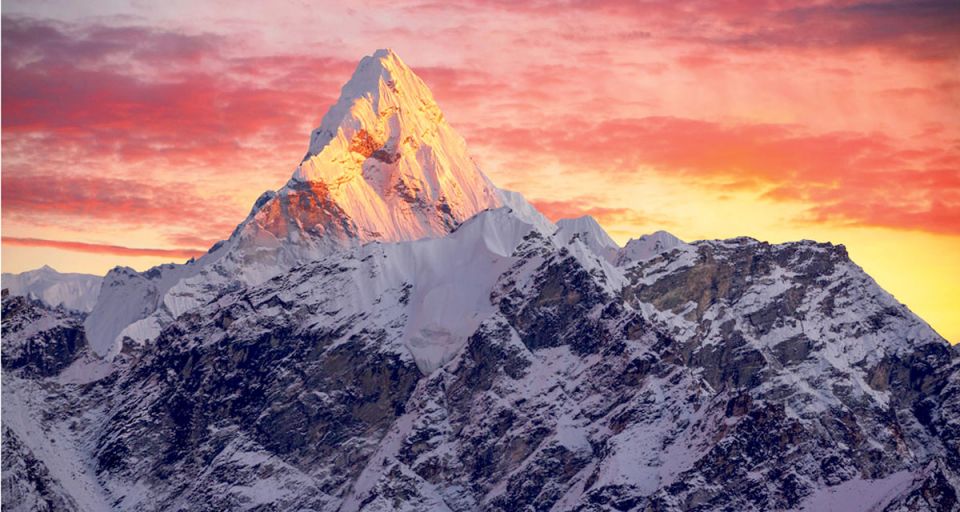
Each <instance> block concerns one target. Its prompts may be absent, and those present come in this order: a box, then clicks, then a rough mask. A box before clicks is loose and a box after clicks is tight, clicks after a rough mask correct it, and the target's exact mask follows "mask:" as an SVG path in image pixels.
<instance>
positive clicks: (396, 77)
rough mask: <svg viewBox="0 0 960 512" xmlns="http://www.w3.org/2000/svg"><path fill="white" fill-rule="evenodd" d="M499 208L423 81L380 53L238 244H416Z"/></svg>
mask: <svg viewBox="0 0 960 512" xmlns="http://www.w3.org/2000/svg"><path fill="white" fill-rule="evenodd" d="M303 205H308V206H309V207H308V208H304V207H303ZM502 205H503V201H502V199H501V197H500V194H499V193H498V191H497V189H496V188H495V187H494V186H493V184H492V183H491V182H490V180H489V179H487V177H486V176H485V175H484V174H483V172H481V171H480V168H479V167H478V166H477V164H476V162H474V161H473V159H472V158H471V157H470V155H469V154H468V152H467V146H466V143H465V142H464V140H463V137H461V136H460V135H459V134H457V132H456V131H454V129H453V128H452V127H451V126H450V125H449V124H447V122H446V120H445V119H444V116H443V113H442V112H441V111H440V108H439V107H438V106H437V103H436V102H435V101H434V99H433V95H432V94H431V93H430V90H429V89H428V88H427V86H426V84H424V82H423V80H421V79H420V78H419V77H418V76H417V75H416V74H415V73H414V72H413V70H411V69H410V68H409V67H408V66H407V65H406V64H404V63H403V61H401V60H400V58H399V57H398V56H397V55H396V54H395V53H393V52H392V51H390V50H379V51H377V52H375V53H374V54H373V55H371V56H367V57H364V58H363V60H361V61H360V64H359V66H358V67H357V70H356V71H355V72H354V74H353V77H352V78H351V79H350V80H349V81H348V82H347V83H346V85H344V86H343V89H342V91H341V94H340V99H339V100H338V101H337V103H336V104H335V105H334V106H333V107H332V108H331V109H330V110H329V111H328V112H327V114H326V115H325V116H324V117H323V121H322V122H321V125H320V127H318V128H317V129H315V130H314V131H313V133H312V135H311V137H310V146H309V150H308V152H307V155H306V156H305V157H304V159H303V161H302V162H301V163H300V165H299V166H298V167H297V169H296V171H295V172H294V174H293V177H292V178H291V180H290V181H289V182H288V183H287V185H286V186H285V187H283V188H282V189H280V190H279V191H278V192H277V194H276V196H275V197H272V198H269V199H267V200H266V201H264V202H263V204H262V205H261V207H260V208H259V211H257V212H255V213H254V216H253V217H254V218H253V219H251V222H248V223H247V226H245V227H244V229H243V230H241V234H242V235H243V236H246V237H249V238H257V239H258V240H262V239H264V238H267V239H269V238H270V237H271V236H272V237H274V238H278V239H287V240H290V241H294V242H302V241H304V240H305V239H309V238H311V237H314V236H316V235H321V236H326V237H328V238H329V237H330V236H331V235H333V236H335V237H337V238H342V239H344V240H356V241H360V242H366V241H370V240H383V241H402V240H415V239H419V238H427V237H436V236H443V235H445V234H446V233H448V232H449V231H450V230H451V229H453V228H454V227H455V226H456V225H457V224H459V223H460V222H463V221H464V220H466V219H468V218H469V217H471V216H473V215H475V214H476V213H478V212H480V211H483V210H485V209H487V208H496V207H499V206H502Z"/></svg>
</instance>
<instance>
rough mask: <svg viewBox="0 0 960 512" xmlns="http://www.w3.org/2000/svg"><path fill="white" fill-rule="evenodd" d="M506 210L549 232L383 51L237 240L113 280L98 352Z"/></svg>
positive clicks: (95, 321)
mask: <svg viewBox="0 0 960 512" xmlns="http://www.w3.org/2000/svg"><path fill="white" fill-rule="evenodd" d="M501 206H509V207H510V208H512V209H513V210H515V211H516V212H517V215H518V216H519V217H520V218H522V219H523V220H524V221H525V222H529V223H531V224H533V225H536V226H538V227H541V229H544V230H545V231H546V227H552V224H550V223H549V221H547V220H546V219H544V218H543V217H542V215H540V214H539V213H538V212H536V210H535V209H534V208H533V207H532V206H530V205H529V203H527V202H526V201H525V200H524V199H523V198H522V196H520V195H519V194H516V193H511V192H507V191H502V190H499V189H497V188H496V187H494V185H493V184H492V183H491V182H490V180H489V179H488V178H487V177H486V176H485V175H484V174H483V172H482V171H481V170H480V168H479V167H478V166H477V164H476V163H475V162H474V161H473V159H472V158H471V157H470V155H469V154H468V152H467V147H466V143H465V142H464V140H463V138H462V137H461V136H460V135H459V134H457V133H456V131H454V129H453V128H452V127H451V126H450V125H449V124H447V122H446V120H445V119H444V117H443V113H442V112H441V111H440V108H439V107H438V106H437V104H436V102H435V101H434V99H433V95H432V94H431V93H430V90H429V89H428V88H427V86H426V84H424V82H423V81H422V80H421V79H420V78H419V77H417V75H416V74H415V73H414V72H413V71H412V70H411V69H410V68H409V67H408V66H407V65H406V64H404V63H403V61H401V60H400V58H399V57H398V56H397V55H396V54H395V53H393V52H392V51H390V50H379V51H377V52H375V53H374V54H373V55H371V56H367V57H364V58H363V60H361V61H360V64H359V66H358V67H357V70H356V71H355V72H354V75H353V77H352V78H351V79H350V80H349V81H348V82H347V83H346V85H344V86H343V89H342V91H341V95H340V99H339V100H338V101H337V103H336V104H335V105H334V106H333V107H331V108H330V110H329V111H328V112H327V114H326V115H325V116H324V117H323V121H322V122H321V125H320V127H319V128H317V129H316V130H314V131H313V134H312V135H311V138H310V146H309V150H308V152H307V155H306V156H305V157H304V159H303V160H302V161H301V162H300V164H299V165H298V166H297V168H296V171H295V172H294V173H293V176H292V177H291V179H290V180H289V181H288V182H287V183H286V185H284V186H283V187H282V188H280V189H279V190H277V191H268V192H265V193H263V194H262V195H261V196H260V198H259V199H257V201H256V202H255V204H254V205H253V208H252V209H251V211H250V214H249V215H248V216H247V218H246V219H245V220H244V221H243V222H241V223H240V225H238V226H237V228H236V229H235V230H234V232H233V234H232V235H231V236H230V238H229V239H228V240H226V241H224V242H221V243H218V244H217V245H215V246H214V247H213V248H211V250H210V252H209V253H208V254H206V255H204V256H203V257H202V258H200V259H199V260H197V261H196V262H194V263H191V264H187V265H175V266H163V267H157V268H156V269H153V270H151V271H148V272H145V273H143V274H142V275H137V276H134V275H129V274H128V273H126V274H125V273H123V272H111V275H109V276H108V280H109V281H110V282H111V283H116V285H115V286H111V287H110V289H109V290H108V291H107V292H106V296H105V297H104V298H102V299H101V303H102V304H101V305H98V306H97V307H96V308H95V310H94V311H93V312H92V314H91V316H90V318H88V319H87V330H88V334H89V335H90V336H91V346H92V347H93V349H94V351H95V352H96V353H97V354H100V355H104V354H106V353H107V352H109V351H110V350H114V351H116V350H119V348H120V345H121V342H122V340H125V339H130V340H133V341H135V342H140V343H143V342H146V341H147V340H149V339H151V338H152V337H153V336H155V335H156V334H157V333H158V332H159V331H160V329H161V328H162V327H163V326H164V325H166V324H168V323H169V322H170V321H171V320H173V319H176V318H177V317H179V316H180V315H182V314H183V313H185V312H187V311H189V310H191V309H192V308H194V307H196V306H198V305H200V304H203V303H204V302H205V301H206V300H208V299H210V298H211V297H215V296H217V295H219V294H220V293H222V290H224V289H230V288H232V287H234V286H236V285H238V284H243V285H257V284H260V283H263V282H264V281H266V280H268V279H270V278H272V277H274V276H277V275H279V274H281V273H283V272H285V271H287V270H289V269H290V268H293V267H295V266H297V265H300V264H302V263H304V262H308V261H315V260H318V259H321V258H323V257H326V256H328V255H330V254H332V253H334V252H336V251H338V250H343V249H351V248H355V247H358V246H361V245H363V244H365V243H368V242H372V241H381V242H403V241H411V240H418V239H424V238H439V237H443V236H446V235H447V234H448V233H450V232H451V231H453V230H454V229H456V228H457V226H459V225H460V224H461V223H463V222H464V221H466V220H467V219H469V218H471V217H473V216H474V215H476V214H477V213H479V212H482V211H484V210H487V209H494V208H499V207H501ZM124 283H127V285H124ZM118 311H123V312H124V313H123V314H119V313H118Z"/></svg>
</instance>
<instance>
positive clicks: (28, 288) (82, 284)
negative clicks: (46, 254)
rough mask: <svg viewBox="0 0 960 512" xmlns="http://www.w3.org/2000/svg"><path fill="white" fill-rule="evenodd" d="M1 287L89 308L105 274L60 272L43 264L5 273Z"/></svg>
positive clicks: (80, 308) (77, 308)
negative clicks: (17, 272)
mask: <svg viewBox="0 0 960 512" xmlns="http://www.w3.org/2000/svg"><path fill="white" fill-rule="evenodd" d="M0 280H2V287H3V288H5V289H7V290H9V291H10V293H11V294H13V295H23V296H25V297H33V298H35V299H38V300H41V301H43V302H44V303H45V304H47V305H49V306H53V307H57V306H63V307H65V308H67V309H72V310H75V311H83V312H90V310H92V309H93V306H94V305H95V304H96V303H97V296H98V295H99V294H100V283H101V282H102V281H103V278H102V277H100V276H94V275H90V274H70V273H67V274H61V273H60V272H57V271H56V270H54V269H52V268H50V267H48V266H46V265H44V266H42V267H40V268H38V269H36V270H30V271H27V272H22V273H20V274H11V273H4V274H3V276H2V278H0Z"/></svg>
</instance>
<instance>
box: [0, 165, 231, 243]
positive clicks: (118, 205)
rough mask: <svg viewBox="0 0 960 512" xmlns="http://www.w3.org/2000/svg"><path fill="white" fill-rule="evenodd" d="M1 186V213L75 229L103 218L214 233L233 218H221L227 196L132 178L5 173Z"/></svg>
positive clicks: (223, 231)
mask: <svg viewBox="0 0 960 512" xmlns="http://www.w3.org/2000/svg"><path fill="white" fill-rule="evenodd" d="M2 191H3V216H4V217H10V218H14V219H17V220H18V221H22V222H26V223H33V224H36V223H38V222H39V223H44V222H50V221H51V220H52V221H55V222H57V223H59V224H61V225H63V226H65V227H69V226H71V225H72V226H75V227H76V228H77V230H78V231H82V230H83V228H82V226H84V225H86V224H87V223H89V222H90V221H91V220H99V221H103V220H107V221H111V222H114V223H119V224H123V225H128V226H155V227H158V228H170V227H177V226H180V227H181V228H183V229H192V230H194V231H201V232H203V233H204V234H205V235H206V236H208V237H209V238H213V239H218V237H224V236H225V235H227V234H228V233H229V232H230V230H231V229H232V228H233V225H232V224H231V221H232V220H237V219H230V218H224V213H225V212H224V208H223V206H222V203H226V201H225V200H222V199H221V200H220V201H213V202H211V201H208V200H205V198H203V197H198V196H195V195H193V194H190V193H188V192H186V191H183V190H175V189H172V188H169V187H159V186H155V185H152V184H150V183H148V182H140V181H134V180H125V179H115V178H97V177H79V176H69V175H62V176H57V175H44V176H17V175H8V174H7V173H4V174H3V188H2ZM239 215H242V213H239V212H238V219H239Z"/></svg>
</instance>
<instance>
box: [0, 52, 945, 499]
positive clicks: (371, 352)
mask: <svg viewBox="0 0 960 512" xmlns="http://www.w3.org/2000/svg"><path fill="white" fill-rule="evenodd" d="M354 82H355V83H354ZM421 86H422V83H421V82H419V80H418V79H415V76H412V74H408V69H407V68H406V67H405V66H404V65H403V64H402V63H401V62H400V61H399V59H397V58H396V56H395V55H393V54H391V53H390V52H378V53H377V54H375V55H374V56H373V57H368V58H367V59H365V60H364V63H362V64H361V66H360V68H359V69H358V71H357V73H356V75H355V77H354V79H352V80H351V83H350V84H348V86H345V88H344V92H343V95H342V98H341V101H340V102H338V103H337V105H336V106H335V107H334V108H332V109H331V111H330V113H328V115H327V116H325V118H324V121H323V123H322V125H321V128H320V129H318V130H317V131H315V132H314V134H313V137H312V139H311V146H310V151H309V152H308V154H307V156H306V157H305V158H304V161H303V163H302V164H301V167H300V168H299V170H298V171H297V173H296V174H295V175H294V177H293V178H292V179H291V181H290V182H289V183H288V184H287V186H286V187H284V189H282V190H281V191H280V192H279V193H272V192H271V193H267V194H265V195H264V196H262V197H261V199H260V200H258V201H257V204H256V205H255V206H254V208H253V209H252V211H251V214H250V216H248V218H247V219H246V220H245V221H244V222H243V223H241V224H240V225H239V226H238V228H237V230H236V231H235V232H234V234H233V235H232V236H231V237H230V238H229V239H228V240H226V241H224V242H222V243H220V244H218V245H216V246H214V247H213V248H212V249H211V251H210V252H209V253H208V254H207V255H205V256H204V257H202V258H200V259H198V260H196V261H191V262H188V263H186V264H183V265H166V266H161V267H157V268H155V269H152V270H150V271H147V272H143V273H140V272H135V271H132V270H130V269H122V268H117V269H114V270H113V271H111V273H110V274H108V276H107V277H106V279H105V281H104V283H103V290H102V291H101V298H100V300H99V301H98V304H97V307H96V308H95V309H94V311H93V312H92V313H91V314H90V315H89V316H87V317H84V315H83V314H82V313H76V312H70V311H66V310H64V309H56V308H51V307H49V306H46V305H44V304H42V303H41V302H39V301H34V300H29V299H27V298H24V297H13V296H10V295H5V296H4V297H3V342H2V349H3V359H2V361H3V365H4V367H3V370H4V371H3V375H2V379H3V409H2V422H3V426H4V429H3V430H4V431H3V435H4V446H3V448H4V456H3V459H4V460H3V465H4V469H3V470H4V475H3V485H4V487H3V506H4V507H5V508H17V507H20V508H21V509H24V508H30V507H44V506H50V507H55V508H60V509H65V510H94V511H98V510H138V511H152V510H280V511H284V510H291V511H292V510H316V511H325V512H326V511H329V512H333V511H344V512H346V511H355V510H364V511H374V510H377V511H382V510H450V511H474V510H486V511H514V510H556V511H610V510H644V511H674V510H678V511H687V510H697V511H712V510H738V511H740V510H743V511H754V510H757V511H759V510H823V509H829V508H830V507H840V508H842V509H844V510H853V511H867V510H884V511H888V512H894V511H908V510H909V511H913V510H950V511H955V510H960V500H958V494H957V493H958V489H960V487H958V485H960V427H958V425H960V354H958V353H957V351H956V349H954V348H953V347H950V346H949V345H948V344H947V343H946V342H945V341H944V340H943V339H941V338H940V337H939V336H937V335H936V334H935V333H934V332H933V331H932V330H931V329H930V328H929V327H928V326H927V325H926V324H925V323H924V322H923V321H922V320H920V319H919V318H917V317H916V316H915V315H913V314H912V313H911V312H910V311H909V310H908V309H907V308H906V307H905V306H903V305H902V304H899V303H898V302H897V301H896V300H895V299H894V298H893V297H891V296H890V295H889V294H887V293H886V292H884V291H883V290H882V289H880V288H879V286H877V284H876V283H875V282H873V280H872V279H870V278H869V276H867V275H866V274H865V273H864V272H863V270H862V269H860V268H859V267H858V266H856V265H855V264H854V263H853V262H851V261H850V259H849V257H848V256H847V254H846V252H845V250H844V249H843V247H842V246H833V245H830V244H817V243H814V242H806V241H805V242H796V243H788V244H781V245H770V244H765V243H761V242H758V241H756V240H752V239H747V238H738V239H732V240H722V241H702V242H694V243H690V244H687V243H683V242H682V241H680V240H679V239H676V238H675V237H672V236H671V235H669V234H667V233H665V232H658V233H655V234H653V235H648V236H645V237H641V238H640V239H638V240H632V241H631V242H630V243H628V244H627V246H626V247H624V248H623V249H620V250H619V251H616V253H614V252H612V251H608V249H610V250H613V249H614V248H615V244H613V245H612V246H611V241H610V240H609V237H607V236H606V234H605V233H604V232H603V230H602V229H601V228H600V227H599V226H598V225H597V224H596V223H595V222H592V221H591V220H590V219H579V220H575V221H561V222H559V223H558V225H553V224H552V223H550V222H549V221H547V220H546V219H545V218H544V217H543V216H542V215H540V214H539V212H537V211H536V210H535V209H534V208H533V207H532V206H531V205H530V204H529V203H527V202H526V201H525V200H523V198H522V196H520V195H519V194H515V193H511V192H506V191H502V190H498V189H495V188H493V187H492V185H490V186H489V187H488V185H489V183H488V181H487V180H486V178H482V174H479V171H477V170H476V168H475V167H469V166H468V167H463V165H466V163H465V162H466V161H465V160H461V159H460V157H459V156H456V155H460V156H462V155H463V154H464V153H463V152H462V151H461V150H460V149H462V148H461V146H459V145H457V144H456V143H455V142H456V140H459V139H456V140H454V138H453V136H452V135H450V133H452V132H449V131H448V128H449V127H446V125H445V123H443V122H442V116H439V115H438V114H437V111H436V110H435V109H434V107H435V103H434V102H433V101H432V98H429V97H428V96H425V95H424V93H423V92H422V91H420V90H419V88H420V87H421ZM410 91H416V96H417V97H418V98H419V101H418V102H412V100H411V98H410V97H409V96H408V95H407V93H408V92H410ZM344 98H346V99H344ZM394 107H396V108H395V109H394ZM411 109H412V110H411ZM381 114H382V115H381ZM411 127H413V128H411ZM410 129H414V131H413V132H410V131H409V130H410ZM361 130H364V131H366V132H367V135H366V136H364V135H359V134H360V133H361ZM401 133H402V134H410V133H413V135H415V137H414V139H413V140H414V141H415V142H416V141H419V143H421V145H420V147H419V149H417V150H416V151H408V150H407V149H404V148H407V147H412V146H404V144H409V143H406V142H405V141H406V140H407V138H406V137H407V135H404V136H403V137H400V136H399V135H397V134H401ZM421 135H422V138H416V137H420V136H421ZM398 141H399V142H398ZM438 141H439V142H443V144H439V145H438ZM461 142H462V141H461ZM423 144H427V145H428V146H430V147H429V148H428V149H424V145H423ZM398 148H399V149H398ZM458 148H460V149H458ZM371 150H372V151H371ZM381 150H382V151H381ZM377 151H380V153H377ZM394 151H396V152H394ZM365 153H369V155H366V154H365ZM375 153H376V155H375ZM427 154H429V155H432V156H430V158H421V156H423V155H427ZM337 155H339V156H337ZM451 155H454V156H451ZM371 159H372V160H375V161H376V162H373V161H370V160H371ZM451 162H460V163H458V164H457V165H453V166H451ZM474 171H476V173H477V174H474ZM464 173H466V174H464ZM478 176H479V177H480V178H482V179H480V178H478ZM397 183H405V184H406V185H404V186H408V185H410V184H411V183H415V184H417V190H416V191H413V189H412V188H409V189H406V190H405V191H404V192H401V191H400V190H398V189H397V188H396V184H397ZM452 183H458V184H459V185H457V186H456V187H453V185H452ZM445 187H447V188H445ZM450 187H453V188H450ZM457 187H459V192H462V194H459V195H458V194H454V192H453V191H454V189H456V188H457ZM464 187H466V188H467V189H469V190H471V191H472V192H467V191H466V190H464ZM401 188H403V187H401ZM486 190H490V191H491V194H493V197H494V199H495V201H494V203H495V204H493V205H492V206H496V207H493V208H488V207H487V206H483V205H482V204H480V203H478V202H477V201H474V200H475V199H477V198H483V197H487V196H486V192H485V191H486ZM439 191H442V192H443V196H442V197H443V200H444V201H445V202H446V203H447V204H448V206H449V211H447V209H446V208H442V204H441V196H440V195H439ZM474 192H476V193H474ZM338 194H339V195H338ZM371 194H373V195H371ZM374 195H375V196H376V197H374ZM409 198H413V199H412V200H410V201H408V199H409ZM453 203H457V205H459V206H458V207H457V208H455V207H454V206H453ZM384 208H386V209H387V210H389V212H388V213H389V215H382V214H383V213H384ZM458 208H459V209H458ZM474 208H475V209H476V211H472V212H471V209H474ZM350 212H352V213H350ZM358 212H359V213H358ZM400 212H407V213H400ZM468 212H471V213H468ZM385 226H386V227H385ZM374 232H376V233H379V234H376V233H374ZM424 233H427V234H426V235H424ZM381 235H382V236H381ZM97 354H99V355H104V354H106V355H109V356H111V357H108V358H100V357H99V356H98V355H97Z"/></svg>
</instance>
